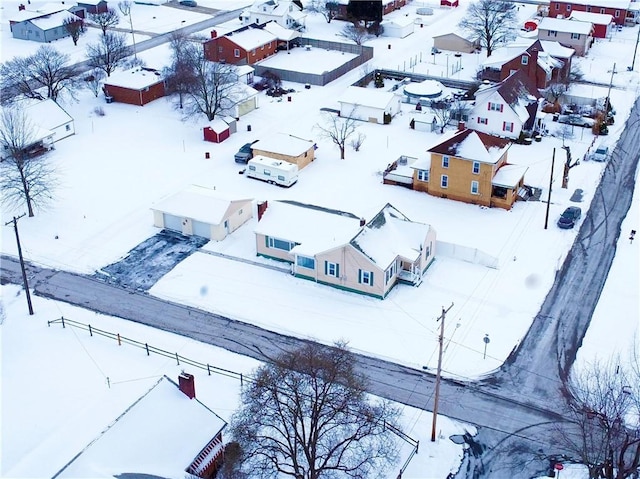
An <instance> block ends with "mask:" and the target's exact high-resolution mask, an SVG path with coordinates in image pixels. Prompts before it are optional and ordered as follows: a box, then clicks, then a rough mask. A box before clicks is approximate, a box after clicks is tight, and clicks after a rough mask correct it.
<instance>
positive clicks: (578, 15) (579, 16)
mask: <svg viewBox="0 0 640 479" xmlns="http://www.w3.org/2000/svg"><path fill="white" fill-rule="evenodd" d="M569 20H577V21H579V22H591V23H593V24H595V25H609V24H610V23H611V22H613V16H612V15H610V14H608V13H594V12H581V11H578V10H573V11H572V12H571V15H569Z"/></svg>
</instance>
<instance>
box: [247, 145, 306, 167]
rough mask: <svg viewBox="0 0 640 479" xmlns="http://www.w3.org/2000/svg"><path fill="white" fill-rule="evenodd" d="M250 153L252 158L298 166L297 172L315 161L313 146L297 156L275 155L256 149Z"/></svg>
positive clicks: (275, 153)
mask: <svg viewBox="0 0 640 479" xmlns="http://www.w3.org/2000/svg"><path fill="white" fill-rule="evenodd" d="M252 151H253V156H266V157H267V158H273V159H275V160H283V161H286V162H288V163H293V164H294V165H298V170H301V169H302V168H304V167H305V166H307V165H308V164H309V163H311V162H312V161H313V160H314V159H315V149H314V148H313V146H311V147H310V148H309V149H308V150H307V151H305V152H304V153H301V154H299V155H298V156H291V155H285V154H283V153H277V152H274V151H266V150H259V149H257V148H253V149H252Z"/></svg>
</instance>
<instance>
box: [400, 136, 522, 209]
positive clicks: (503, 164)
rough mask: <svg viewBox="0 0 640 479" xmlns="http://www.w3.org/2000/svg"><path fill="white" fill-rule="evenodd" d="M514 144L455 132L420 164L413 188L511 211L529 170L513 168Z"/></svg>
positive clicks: (493, 138)
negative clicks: (511, 149) (510, 154)
mask: <svg viewBox="0 0 640 479" xmlns="http://www.w3.org/2000/svg"><path fill="white" fill-rule="evenodd" d="M510 146H511V141H509V140H508V139H506V138H499V137H496V136H491V135H487V134H485V133H481V132H477V131H474V130H471V129H465V130H462V131H458V132H456V133H454V134H453V135H452V136H450V137H448V138H447V139H445V140H444V141H441V142H440V143H438V144H437V145H435V146H433V147H431V148H429V150H427V152H428V153H429V154H430V155H431V157H430V158H429V159H428V160H424V161H420V160H419V161H416V162H414V163H413V164H412V165H411V168H412V169H413V170H414V176H413V189H414V190H418V191H424V192H426V193H428V194H430V195H433V196H438V197H441V198H449V199H452V200H457V201H464V202H465V203H472V204H477V205H483V206H490V207H491V206H497V207H499V208H504V209H507V210H508V209H511V207H512V206H513V203H514V202H515V201H516V198H517V196H518V191H519V190H520V189H521V188H522V187H523V186H524V174H525V172H526V171H527V167H523V166H517V165H510V164H509V163H508V162H507V153H508V151H509V147H510Z"/></svg>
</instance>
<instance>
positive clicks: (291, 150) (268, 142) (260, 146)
mask: <svg viewBox="0 0 640 479" xmlns="http://www.w3.org/2000/svg"><path fill="white" fill-rule="evenodd" d="M312 146H313V141H311V140H305V139H303V138H298V137H297V136H293V135H289V134H287V133H276V134H275V135H269V136H268V137H266V138H264V139H262V140H258V141H257V142H255V143H254V144H253V145H252V147H251V148H252V149H254V150H262V151H270V152H272V153H280V154H282V155H288V156H298V155H301V154H302V153H304V152H305V151H308V150H309V148H311V147H312Z"/></svg>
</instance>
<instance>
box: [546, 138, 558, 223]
mask: <svg viewBox="0 0 640 479" xmlns="http://www.w3.org/2000/svg"><path fill="white" fill-rule="evenodd" d="M555 161H556V149H555V148H554V149H553V155H552V156H551V175H550V176H549V198H548V199H547V213H546V214H545V217H544V229H547V225H548V224H549V207H550V206H551V185H553V164H554V163H555Z"/></svg>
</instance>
